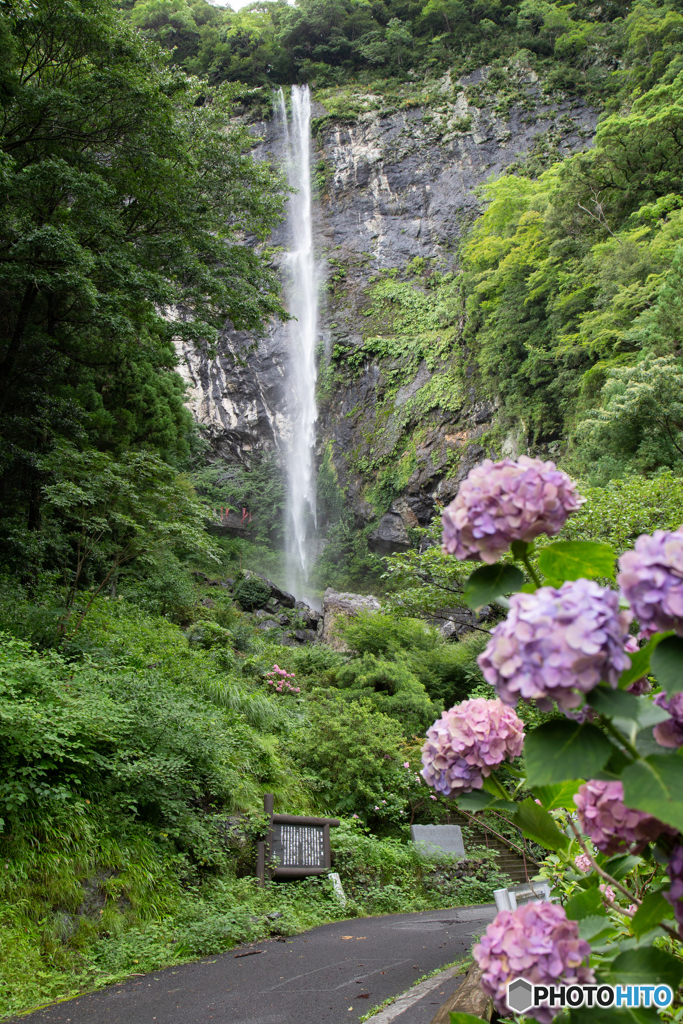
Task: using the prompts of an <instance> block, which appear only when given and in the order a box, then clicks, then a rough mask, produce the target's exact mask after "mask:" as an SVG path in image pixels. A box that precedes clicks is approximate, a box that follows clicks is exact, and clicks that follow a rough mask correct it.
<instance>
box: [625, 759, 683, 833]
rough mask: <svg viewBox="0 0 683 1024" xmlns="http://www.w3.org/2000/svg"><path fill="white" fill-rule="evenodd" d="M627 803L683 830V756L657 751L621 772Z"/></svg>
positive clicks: (628, 805)
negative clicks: (657, 752) (658, 752)
mask: <svg viewBox="0 0 683 1024" xmlns="http://www.w3.org/2000/svg"><path fill="white" fill-rule="evenodd" d="M621 781H622V782H623V784H624V803H625V804H626V806H627V807H633V808H635V809H636V810H638V811H647V813H648V814H652V815H653V816H654V817H655V818H659V820H660V821H663V822H665V824H667V825H673V826H674V828H677V829H679V830H681V831H683V757H679V756H677V755H675V754H653V755H652V756H651V757H648V758H646V759H645V760H642V761H636V762H635V763H634V764H631V765H629V766H628V768H626V769H625V770H624V771H623V772H622V775H621Z"/></svg>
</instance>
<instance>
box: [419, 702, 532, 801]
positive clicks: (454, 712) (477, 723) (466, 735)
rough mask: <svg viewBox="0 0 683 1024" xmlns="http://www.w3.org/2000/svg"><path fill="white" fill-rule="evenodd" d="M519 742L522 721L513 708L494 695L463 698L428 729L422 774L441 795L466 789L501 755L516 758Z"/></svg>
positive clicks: (477, 784)
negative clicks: (493, 697)
mask: <svg viewBox="0 0 683 1024" xmlns="http://www.w3.org/2000/svg"><path fill="white" fill-rule="evenodd" d="M523 744H524V725H523V723H522V722H521V721H520V719H519V718H518V717H517V715H516V714H515V713H514V711H513V710H512V708H507V707H505V705H504V704H503V703H502V701H499V700H495V699H494V700H485V699H484V698H483V697H475V698H473V699H472V700H465V701H463V702H462V703H461V704H456V705H455V707H453V708H451V709H450V711H444V713H443V715H442V716H441V718H439V719H437V721H436V722H434V725H432V726H431V727H430V728H429V729H428V730H427V741H426V743H425V745H424V746H423V748H422V764H423V765H424V768H423V769H422V777H423V778H424V780H425V781H426V782H427V784H428V785H430V786H433V787H434V789H435V790H436V791H437V793H443V795H444V796H451V794H455V795H456V796H457V795H459V794H460V793H469V791H470V790H472V789H481V787H482V782H483V778H484V777H485V776H487V775H490V774H491V769H492V768H494V767H495V766H496V765H497V764H500V763H501V761H504V760H505V758H506V757H519V755H520V754H521V752H522V746H523Z"/></svg>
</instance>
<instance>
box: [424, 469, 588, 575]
mask: <svg viewBox="0 0 683 1024" xmlns="http://www.w3.org/2000/svg"><path fill="white" fill-rule="evenodd" d="M584 501H585V498H582V497H580V495H578V494H577V493H576V484H575V483H574V481H573V480H571V479H570V477H568V476H567V474H566V473H563V472H562V470H559V469H557V468H556V466H555V463H554V462H543V461H542V460H541V459H530V458H528V457H527V456H526V455H522V456H520V458H519V460H518V461H517V462H513V461H512V460H511V459H502V460H501V461H500V462H492V461H491V459H486V460H485V461H484V462H482V463H481V465H479V466H475V468H474V469H472V470H470V472H469V473H468V475H467V479H466V480H464V481H463V482H462V483H461V485H460V489H459V490H458V493H457V495H456V496H455V498H454V499H453V501H452V502H451V503H450V505H449V506H448V507H447V508H446V509H445V510H444V513H443V517H442V521H443V549H444V551H445V552H446V553H447V554H450V555H455V556H456V558H475V559H481V561H483V562H488V563H489V564H491V563H492V562H495V561H496V560H497V558H498V557H499V556H500V555H501V554H502V553H503V552H504V551H507V549H508V548H509V547H510V544H511V543H512V541H514V540H527V541H528V540H533V539H534V537H538V536H539V534H541V533H547V534H549V535H550V536H551V537H552V536H554V535H555V534H556V533H559V532H560V530H561V529H562V527H563V526H564V524H565V521H566V519H567V516H568V515H569V514H570V512H575V511H576V509H577V508H579V507H580V506H581V505H582V504H583V502H584Z"/></svg>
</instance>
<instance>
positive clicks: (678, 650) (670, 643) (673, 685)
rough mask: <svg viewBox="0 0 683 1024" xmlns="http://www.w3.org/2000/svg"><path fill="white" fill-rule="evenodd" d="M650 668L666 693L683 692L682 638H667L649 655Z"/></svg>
mask: <svg viewBox="0 0 683 1024" xmlns="http://www.w3.org/2000/svg"><path fill="white" fill-rule="evenodd" d="M650 667H651V668H652V671H653V672H654V674H655V677H656V679H657V682H658V683H659V684H660V685H661V686H662V687H663V689H665V690H666V692H667V693H679V692H680V691H681V690H683V637H680V636H669V637H666V639H664V640H662V641H661V642H660V643H658V644H657V646H656V647H655V649H654V651H653V652H652V654H651V655H650Z"/></svg>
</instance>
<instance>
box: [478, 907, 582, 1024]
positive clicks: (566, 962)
mask: <svg viewBox="0 0 683 1024" xmlns="http://www.w3.org/2000/svg"><path fill="white" fill-rule="evenodd" d="M472 953H473V955H474V959H475V960H476V961H477V963H478V964H479V966H480V967H481V968H482V970H483V976H482V987H483V988H484V990H485V991H486V992H488V993H489V995H490V996H492V997H493V1001H494V1003H495V1006H496V1009H497V1010H498V1012H499V1013H500V1014H502V1015H503V1016H505V1017H507V1016H508V1015H509V1012H510V1011H509V1010H508V1006H507V999H506V997H507V986H508V984H509V983H510V982H511V981H514V980H515V978H519V977H523V978H526V979H527V980H528V981H530V982H531V983H532V984H534V985H560V984H561V985H577V984H578V985H588V984H592V983H593V981H594V980H595V978H594V975H593V971H592V970H591V968H590V967H588V966H587V965H586V964H585V963H584V961H585V960H586V959H587V957H588V955H589V954H590V946H589V945H588V943H587V942H586V941H585V939H580V938H579V925H578V922H577V921H570V920H568V919H567V914H566V912H565V909H564V907H561V906H560V905H559V904H557V903H537V902H534V903H527V904H525V905H524V906H521V907H517V910H514V911H512V910H501V911H500V913H498V914H497V915H496V917H495V918H494V919H493V921H492V922H491V924H490V925H489V926H488V928H487V929H486V932H485V933H484V936H483V938H482V940H481V942H479V943H478V944H477V945H476V946H475V947H474V949H473V950H472ZM560 1012H562V1007H560V1006H553V1007H548V1006H541V1007H538V1008H536V1009H532V1010H527V1011H526V1014H527V1015H528V1016H532V1017H535V1019H536V1020H537V1021H539V1022H540V1024H550V1022H551V1021H552V1019H553V1017H556V1016H557V1014H558V1013H560Z"/></svg>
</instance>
